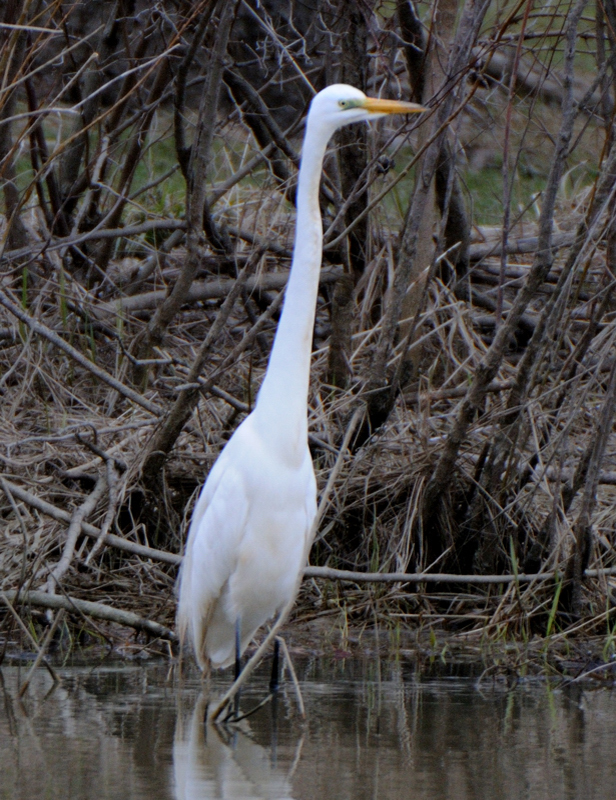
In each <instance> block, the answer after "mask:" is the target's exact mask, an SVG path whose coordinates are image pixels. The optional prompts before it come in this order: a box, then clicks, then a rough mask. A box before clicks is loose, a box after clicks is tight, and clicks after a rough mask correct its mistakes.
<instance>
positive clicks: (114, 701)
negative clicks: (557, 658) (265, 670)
mask: <svg viewBox="0 0 616 800" xmlns="http://www.w3.org/2000/svg"><path fill="white" fill-rule="evenodd" d="M296 666H297V667H298V668H299V672H300V680H301V685H302V692H303V697H304V701H305V704H306V711H307V715H308V716H307V721H306V722H305V723H303V722H302V721H301V719H300V718H299V717H298V715H297V711H296V705H295V699H294V694H293V690H292V688H291V686H290V685H289V684H288V683H287V684H285V687H284V690H283V692H282V693H281V696H280V699H279V702H278V708H277V713H276V714H275V715H274V714H273V713H272V709H271V708H265V709H263V710H261V711H259V712H258V713H257V714H256V715H255V716H254V717H251V718H250V719H249V720H247V721H245V722H244V723H242V725H241V729H240V730H224V729H221V730H217V729H216V728H211V727H210V728H208V729H207V730H206V729H205V728H204V726H203V725H202V723H201V719H202V718H203V698H200V697H199V684H198V682H197V681H196V680H195V679H187V680H186V681H185V683H184V685H183V687H182V688H181V689H180V690H178V688H177V685H176V683H175V678H174V676H173V675H172V674H171V673H170V672H168V668H167V666H166V665H157V666H154V667H152V666H148V667H136V666H125V665H112V666H99V667H97V668H96V669H92V668H84V667H71V668H65V669H61V670H60V674H61V675H62V685H61V686H59V687H57V688H55V689H54V688H53V685H52V682H51V679H50V677H49V675H48V674H47V673H46V672H45V671H44V670H40V671H39V672H38V673H37V674H36V677H35V680H34V681H33V684H32V686H31V688H30V690H29V691H28V693H27V694H26V696H25V697H24V699H23V701H20V700H19V699H18V697H17V693H18V687H19V685H20V682H21V681H22V680H23V678H24V675H25V670H19V669H17V668H15V667H10V668H5V669H3V670H2V672H1V673H0V690H1V691H2V693H3V698H2V704H1V706H0V709H1V710H0V800H38V799H39V798H45V799H47V798H50V799H55V798H58V800H93V799H94V798H96V799H97V800H116V798H117V799H118V800H120V798H121V800H137V798H147V799H148V800H163V799H164V800H167V798H175V799H176V800H180V799H181V800H204V798H243V800H248V799H249V798H268V799H269V798H271V799H272V800H274V799H277V800H278V799H280V798H295V799H296V800H300V798H305V800H308V799H309V798H319V799H320V800H329V799H330V798H331V800H347V798H348V800H368V799H369V798H370V800H374V799H376V798H378V800H389V799H390V798H391V799H392V800H394V798H395V800H406V798H409V800H410V798H413V800H428V799H430V800H437V799H438V800H440V799H441V798H443V799H444V798H452V799H453V798H455V800H466V799H467V798H469V800H470V798H472V799H473V800H484V799H485V800H488V799H489V800H501V798H502V800H505V799H507V800H508V799H509V798H511V800H520V799H521V798H532V800H543V799H544V798H546V799H547V798H554V799H555V800H557V799H558V800H569V799H570V798H571V799H574V798H575V799H577V798H579V799H580V800H594V799H595V798H596V799H597V800H599V798H601V800H605V798H610V797H616V757H615V752H616V751H615V749H614V746H615V743H616V692H614V691H613V690H610V689H608V688H596V689H595V688H592V687H588V686H584V687H582V686H580V685H578V684H575V685H570V686H568V687H563V688H560V689H555V688H554V687H552V688H550V687H548V686H546V685H545V684H544V683H541V682H528V683H521V684H518V685H517V686H515V687H514V688H507V687H506V686H504V685H492V684H487V683H482V684H481V685H480V686H479V688H477V682H476V680H470V679H460V678H455V679H451V678H450V679H442V678H438V679H427V678H425V677H424V678H421V677H419V676H417V675H415V674H414V673H413V671H412V668H411V667H410V666H408V665H407V666H404V665H401V664H399V663H388V664H383V663H381V664H380V665H378V664H375V662H374V660H370V661H365V662H363V661H346V660H341V661H330V662H318V661H314V662H310V661H308V662H305V663H301V664H298V665H296ZM377 667H379V669H378V671H377ZM225 681H226V677H225V676H223V679H222V680H221V682H220V683H217V684H216V687H215V688H217V689H221V688H223V687H224V686H225V685H226V683H225ZM265 686H266V682H265V678H261V679H255V680H254V681H253V682H252V683H251V686H250V688H249V690H248V693H247V695H246V696H245V698H244V700H243V703H244V704H245V705H246V706H250V705H251V704H252V703H253V702H255V701H256V700H257V699H258V698H259V696H260V693H261V692H262V691H264V690H265Z"/></svg>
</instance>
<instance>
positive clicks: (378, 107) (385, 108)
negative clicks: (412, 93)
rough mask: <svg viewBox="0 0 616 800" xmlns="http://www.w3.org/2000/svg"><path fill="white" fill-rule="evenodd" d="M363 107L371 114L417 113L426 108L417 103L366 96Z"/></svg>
mask: <svg viewBox="0 0 616 800" xmlns="http://www.w3.org/2000/svg"><path fill="white" fill-rule="evenodd" d="M363 106H364V108H365V109H366V110H367V111H370V113H371V114H417V113H418V112H420V111H427V110H428V109H427V108H424V107H423V106H420V105H418V104H417V103H406V102H405V101H404V100H382V99H381V98H379V97H367V98H366V100H365V102H364V103H363Z"/></svg>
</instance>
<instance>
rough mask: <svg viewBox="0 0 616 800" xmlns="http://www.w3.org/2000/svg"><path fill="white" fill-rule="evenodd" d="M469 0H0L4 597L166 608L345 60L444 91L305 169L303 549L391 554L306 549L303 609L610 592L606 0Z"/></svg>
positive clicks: (265, 317) (420, 93) (414, 89)
mask: <svg viewBox="0 0 616 800" xmlns="http://www.w3.org/2000/svg"><path fill="white" fill-rule="evenodd" d="M458 5H459V4H457V3H450V2H445V1H444V0H441V2H439V3H438V4H437V3H432V2H428V0H425V2H417V3H415V4H414V5H413V4H411V3H409V2H408V0H399V2H398V3H397V4H396V6H397V7H396V13H395V14H392V13H391V8H390V7H389V6H385V5H383V6H381V5H380V4H378V3H375V2H369V1H367V2H363V3H356V2H353V3H349V2H347V0H331V2H327V3H325V2H320V0H311V2H309V3H302V4H295V3H293V2H291V0H276V1H275V2H274V0H272V1H271V2H269V3H258V4H257V3H253V2H248V0H247V1H246V2H243V1H242V2H237V3H234V2H232V3H228V2H220V1H219V2H216V0H201V2H196V3H187V2H181V0H176V2H172V1H171V0H169V2H162V3H158V4H156V5H153V4H149V3H142V2H137V1H136V0H132V1H131V0H118V1H117V2H115V3H101V2H95V1H94V0H89V1H88V0H83V2H80V3H74V4H71V5H66V4H61V3H59V2H52V3H48V4H45V5H43V4H37V3H31V2H27V1H26V0H10V2H8V3H6V4H5V5H4V7H3V11H2V12H1V13H2V14H3V17H2V19H1V21H0V22H1V25H0V75H1V76H2V81H1V84H0V180H1V182H2V194H3V202H4V208H3V211H4V214H3V217H2V226H1V230H0V233H1V236H2V239H1V243H0V264H1V270H2V274H1V277H0V304H1V308H2V311H1V312H0V316H1V319H0V362H1V363H2V374H1V375H0V391H1V392H2V399H3V414H2V417H1V423H0V425H1V427H0V462H1V463H2V465H3V466H2V472H3V476H2V481H3V482H2V488H3V491H4V499H3V500H2V502H1V503H0V514H1V515H2V518H3V530H2V531H1V532H0V537H2V545H0V580H1V585H0V589H1V590H2V591H3V592H5V593H6V592H9V591H10V592H12V594H11V595H10V597H9V595H8V594H7V595H6V598H5V599H6V602H7V603H9V604H11V606H12V604H13V603H14V602H17V600H16V599H15V598H16V597H17V596H16V595H15V590H16V589H21V590H23V591H30V592H32V591H33V590H39V589H42V588H45V589H46V591H47V593H48V594H56V595H59V596H60V595H62V596H68V597H72V598H81V599H88V598H89V599H95V600H96V601H98V602H99V603H101V604H103V605H105V604H107V605H111V606H114V607H117V608H120V609H123V610H125V611H133V612H138V613H139V614H141V615H142V616H143V617H149V618H156V619H160V620H161V621H162V622H165V623H166V624H170V622H171V620H172V615H173V606H174V598H173V583H174V569H175V563H177V558H176V556H177V554H179V553H180V552H181V549H182V538H183V534H184V530H185V522H186V518H187V515H188V514H189V511H190V507H191V499H192V497H193V495H194V493H195V491H196V489H197V487H198V486H199V485H200V484H201V483H202V481H203V480H204V478H205V475H206V474H207V470H208V468H209V466H210V465H211V464H212V463H213V460H214V459H215V457H216V455H217V453H218V452H219V450H220V448H221V447H222V446H223V445H224V442H225V441H226V439H227V438H228V436H229V435H230V432H231V431H232V430H233V429H234V427H235V426H236V425H237V422H238V421H239V420H240V419H241V417H242V416H243V415H244V414H246V413H247V412H248V411H249V410H250V408H251V405H252V402H253V399H254V396H255V393H256V391H257V388H258V385H259V380H260V376H261V375H262V373H263V371H264V369H265V366H266V362H267V355H268V352H269V347H270V345H271V340H272V336H273V331H274V325H275V319H276V314H277V311H278V309H279V307H280V304H281V301H282V295H281V291H282V288H283V286H284V282H285V276H286V270H288V267H289V263H290V248H291V242H292V237H291V231H292V227H293V208H292V203H293V197H294V184H295V176H296V173H297V167H298V163H299V155H298V154H299V150H300V137H301V119H302V117H303V114H304V113H305V110H306V107H307V104H308V102H309V100H310V98H311V96H312V94H313V92H314V91H315V90H317V89H319V88H320V87H322V86H323V85H324V84H325V83H328V82H334V81H346V82H350V83H354V84H356V85H358V86H360V87H361V88H363V89H365V90H366V91H368V92H370V93H373V94H376V93H379V94H383V95H387V96H402V97H410V96H411V95H413V96H414V97H415V99H419V98H421V99H422V102H424V103H426V104H427V105H428V106H429V107H430V109H431V113H430V114H427V115H425V117H424V118H423V119H422V121H421V122H420V124H419V125H415V124H414V126H411V125H410V124H407V123H404V124H401V125H399V126H398V127H387V126H383V127H379V128H378V129H376V128H375V129H370V130H367V129H363V128H357V129H348V130H346V131H345V132H344V133H343V134H341V135H340V136H339V138H338V139H337V140H336V142H335V145H336V146H335V148H334V151H333V152H332V154H331V155H330V157H329V158H328V161H327V164H326V174H325V177H324V180H323V184H322V194H321V205H322V209H323V213H324V230H325V250H324V258H325V264H324V271H323V283H322V291H321V296H320V299H319V306H318V310H317V325H316V329H315V340H314V350H315V354H314V361H313V384H312V398H311V406H310V417H311V425H310V431H311V446H312V449H313V454H314V457H315V463H316V465H317V468H318V476H319V480H320V484H321V487H322V488H323V489H325V487H326V486H327V491H326V492H325V493H324V497H323V502H322V508H321V512H322V522H321V529H320V532H319V535H318V538H317V543H316V545H315V549H314V551H313V556H312V563H313V564H318V565H320V566H328V567H338V568H343V569H350V570H355V571H360V572H370V573H392V575H393V577H392V580H391V581H390V582H389V583H379V584H375V585H374V586H373V587H372V588H370V584H365V583H358V582H356V585H357V587H359V588H357V589H353V590H351V589H350V588H348V587H349V585H352V584H350V583H345V584H343V585H344V586H346V587H347V588H346V589H345V590H344V591H342V590H341V589H340V587H338V586H333V587H332V586H328V585H327V584H320V585H319V584H318V583H314V582H312V583H306V584H305V586H304V590H303V592H302V605H301V608H302V613H303V614H304V615H311V614H312V615H314V614H321V613H328V610H329V608H330V607H332V608H333V609H334V610H335V609H338V608H339V607H340V606H344V607H345V608H346V611H347V613H351V612H352V613H354V614H355V615H356V617H357V618H362V617H364V616H366V618H368V619H370V620H372V619H374V618H375V615H376V617H377V618H379V615H381V618H388V619H389V620H390V622H391V621H392V620H404V619H408V620H409V621H412V620H417V619H430V620H441V621H442V622H445V621H449V622H448V624H450V625H451V626H452V627H454V628H456V629H457V627H460V626H461V627H463V628H464V635H465V636H468V635H471V634H472V635H484V634H485V633H488V634H490V635H492V634H495V635H501V634H502V632H503V630H505V631H511V632H513V633H522V632H524V633H525V634H530V633H533V632H537V633H542V634H546V633H547V634H553V633H554V631H555V630H556V626H566V625H568V624H571V625H573V629H575V630H583V631H585V632H587V633H588V632H591V631H594V630H597V626H600V625H608V626H609V625H610V624H611V623H610V619H611V614H612V607H613V605H612V602H613V597H612V589H611V587H610V580H611V578H610V577H609V576H610V575H611V574H612V572H611V570H614V569H615V565H614V560H613V546H614V515H613V513H612V511H611V509H612V505H613V495H614V490H613V488H612V487H613V485H614V484H615V483H616V467H615V465H614V463H613V462H614V452H615V451H614V442H613V436H612V428H613V416H614V410H615V401H614V396H615V395H614V386H615V380H614V375H615V368H614V365H615V364H616V349H615V345H614V333H613V316H614V285H615V283H614V282H615V279H616V217H615V212H614V209H616V197H615V195H616V139H615V137H614V134H613V132H614V107H615V106H614V100H615V93H616V40H615V39H614V30H616V6H615V5H614V1H613V0H605V2H604V3H603V4H601V5H599V4H598V5H597V10H596V15H595V16H591V15H590V8H591V6H590V5H589V4H586V3H585V2H582V0H578V2H558V3H556V4H552V5H551V6H550V13H549V14H546V13H542V12H540V11H538V10H535V9H534V6H533V4H532V3H530V2H521V3H517V4H516V3H509V2H494V1H492V2H490V1H489V0H468V1H467V2H466V3H464V5H463V7H462V8H461V10H459V12H458ZM388 125H389V123H388ZM394 162H395V163H394ZM88 526H89V527H88ZM114 536H115V537H120V538H119V539H113V538H112V537H114ZM110 537H111V538H110ZM122 542H124V543H125V546H124V545H123V544H122ZM114 543H115V544H114ZM112 545H113V546H112ZM116 545H118V547H124V550H125V552H122V551H121V549H118V547H116ZM131 547H132V548H133V549H132V554H129V553H128V552H126V550H130V548H131ZM148 548H150V549H148ZM152 548H154V550H152ZM156 551H158V552H159V554H160V553H161V552H162V553H163V556H161V558H163V559H164V553H166V554H167V555H168V556H169V558H168V559H167V561H166V563H165V561H164V560H163V561H161V562H160V563H158V561H157V559H158V555H157V552H156ZM400 573H405V574H409V573H414V574H416V573H420V574H422V575H423V574H424V573H439V575H441V578H440V579H439V580H440V584H439V583H437V584H436V585H434V584H433V583H430V584H429V583H421V582H419V583H418V582H417V581H415V582H414V583H405V582H404V581H402V580H401V579H400ZM315 574H316V573H315ZM469 575H475V576H481V577H483V578H486V577H488V576H495V577H494V580H497V579H499V580H501V584H502V585H501V589H500V590H498V589H497V588H495V587H498V584H497V583H484V584H481V583H479V582H476V585H475V587H474V589H473V590H472V591H469V590H468V589H467V588H464V587H468V585H469V579H467V577H464V576H469ZM524 575H527V576H534V577H524ZM396 576H397V577H396ZM520 576H522V577H520ZM546 578H547V579H546ZM367 587H368V588H367ZM486 587H487V588H486ZM490 587H491V588H490ZM503 587H504V588H503ZM29 597H30V600H31V602H35V598H36V596H35V595H33V594H32V593H31V594H30V595H29ZM11 598H12V599H11ZM50 602H51V601H50ZM57 602H58V603H61V602H64V601H60V600H58V601H57ZM58 607H60V606H58ZM606 609H607V611H606ZM78 613H79V612H78V610H77V608H75V614H76V615H78ZM92 613H93V614H94V613H95V611H93V612H92ZM388 615H389V616H388ZM422 615H423V616H422ZM580 617H581V618H582V621H581V622H580V621H579V620H580ZM11 620H13V621H14V615H12V614H9V613H8V612H7V616H6V618H5V626H6V627H7V630H8V628H9V627H10V625H12V624H13V622H11ZM129 624H132V623H129ZM139 624H140V623H139ZM96 625H98V623H96V624H95V623H92V624H91V626H90V630H91V631H92V630H97V631H98V632H99V634H100V636H103V637H104V636H108V635H109V634H108V632H107V631H106V629H104V628H100V627H96ZM135 626H136V627H137V628H138V627H139V625H138V624H137V623H135ZM469 632H470V633H469ZM473 632H474V633H473ZM164 635H165V636H167V634H164ZM167 638H169V636H167Z"/></svg>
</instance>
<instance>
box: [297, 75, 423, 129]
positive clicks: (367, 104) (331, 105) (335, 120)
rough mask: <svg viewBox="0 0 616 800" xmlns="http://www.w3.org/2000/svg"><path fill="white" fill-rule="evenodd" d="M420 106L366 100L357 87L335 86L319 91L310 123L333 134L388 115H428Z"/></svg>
mask: <svg viewBox="0 0 616 800" xmlns="http://www.w3.org/2000/svg"><path fill="white" fill-rule="evenodd" d="M426 110H427V109H425V108H424V107H423V106H420V105H417V103H406V102H404V101H402V100H381V99H379V98H376V97H367V96H366V95H365V94H364V93H363V92H362V91H360V90H359V89H356V88H355V87H354V86H347V85H346V84H344V83H335V84H333V85H332V86H328V87H327V88H326V89H323V90H322V91H320V92H319V93H318V94H317V95H316V96H315V97H314V98H313V100H312V103H311V104H310V111H309V114H308V119H309V121H310V122H317V123H318V124H319V125H320V126H323V127H325V128H327V129H329V130H330V132H331V133H333V132H334V131H335V130H337V129H338V128H341V127H342V126H343V125H349V124H350V123H352V122H361V121H362V120H371V119H378V118H379V117H384V116H386V115H388V114H416V113H417V112H419V111H426Z"/></svg>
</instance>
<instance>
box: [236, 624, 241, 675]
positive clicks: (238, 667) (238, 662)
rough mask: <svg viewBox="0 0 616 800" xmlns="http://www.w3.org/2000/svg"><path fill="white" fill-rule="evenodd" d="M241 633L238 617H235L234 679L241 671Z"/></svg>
mask: <svg viewBox="0 0 616 800" xmlns="http://www.w3.org/2000/svg"><path fill="white" fill-rule="evenodd" d="M240 645H241V634H240V619H239V617H238V618H237V621H236V623H235V680H237V679H238V678H239V677H240V672H241V671H242V656H241V655H240Z"/></svg>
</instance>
